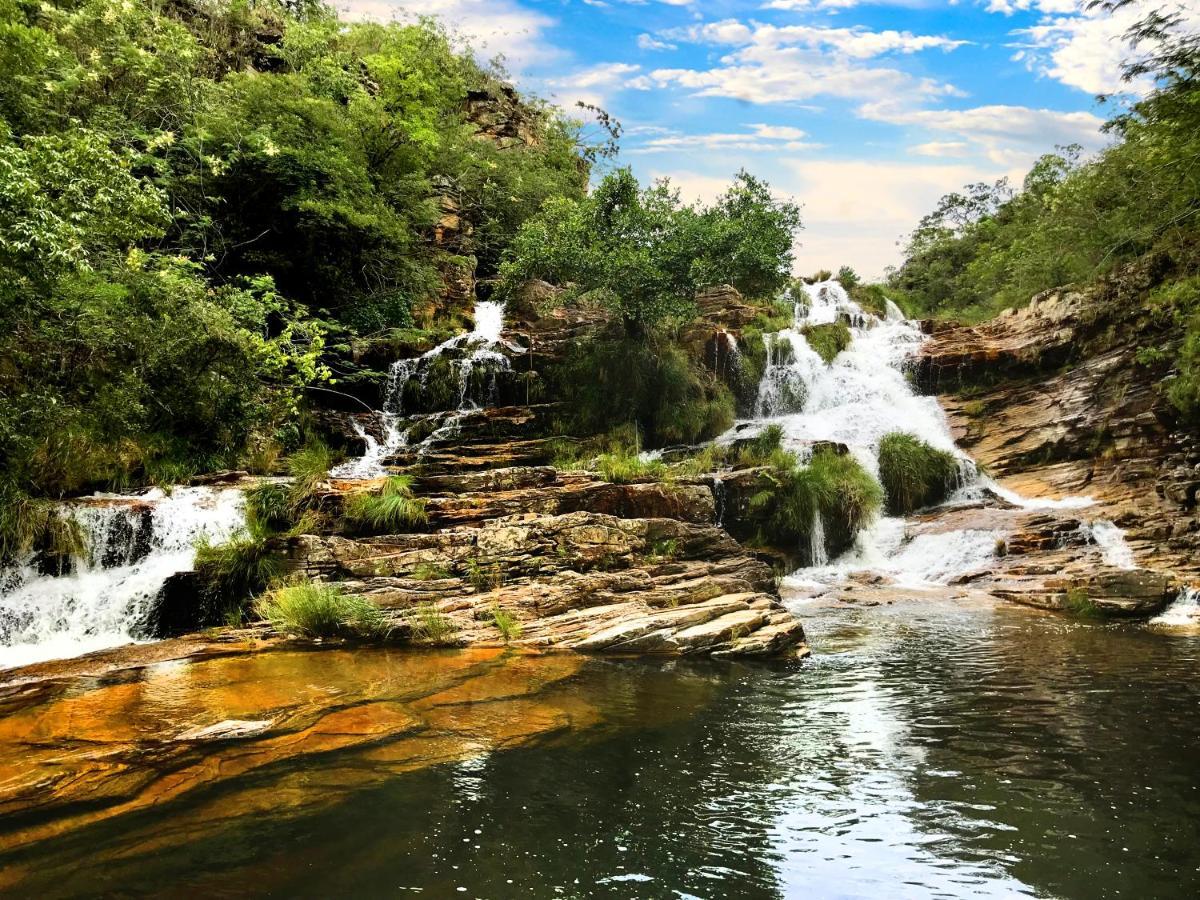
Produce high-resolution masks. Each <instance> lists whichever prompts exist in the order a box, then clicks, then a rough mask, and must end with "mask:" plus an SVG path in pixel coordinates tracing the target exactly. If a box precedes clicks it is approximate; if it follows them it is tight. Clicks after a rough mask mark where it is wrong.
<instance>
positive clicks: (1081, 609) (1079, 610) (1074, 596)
mask: <svg viewBox="0 0 1200 900" xmlns="http://www.w3.org/2000/svg"><path fill="white" fill-rule="evenodd" d="M1063 609H1064V610H1066V611H1067V612H1069V613H1071V615H1074V616H1079V617H1080V618H1083V619H1096V618H1100V617H1101V616H1102V615H1103V614H1102V613H1101V612H1100V608H1099V607H1098V606H1096V604H1095V603H1093V602H1092V599H1091V597H1089V596H1088V590H1087V588H1086V587H1083V586H1081V585H1076V586H1075V587H1072V588H1069V589H1068V590H1067V593H1066V596H1065V597H1064V599H1063Z"/></svg>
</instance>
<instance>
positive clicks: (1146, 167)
mask: <svg viewBox="0 0 1200 900" xmlns="http://www.w3.org/2000/svg"><path fill="white" fill-rule="evenodd" d="M1106 5H1108V6H1113V7H1120V6H1124V5H1127V4H1126V2H1124V0H1112V2H1109V3H1107V4H1106ZM1177 24H1178V23H1177V21H1176V20H1175V18H1174V17H1173V16H1172V15H1169V14H1164V13H1151V14H1149V15H1148V16H1147V18H1145V19H1144V20H1143V21H1142V22H1141V23H1139V24H1138V25H1137V26H1135V28H1134V30H1133V32H1132V34H1131V37H1132V38H1134V39H1135V40H1136V41H1137V42H1138V43H1139V45H1140V49H1141V50H1142V51H1143V56H1142V57H1141V58H1140V59H1139V60H1138V61H1136V62H1134V63H1133V64H1131V65H1129V66H1127V68H1126V77H1127V79H1128V80H1130V81H1135V80H1136V81H1144V80H1150V81H1151V82H1153V83H1154V85H1155V89H1154V90H1153V91H1152V92H1151V93H1149V94H1148V95H1147V96H1146V97H1145V98H1144V99H1142V100H1140V101H1138V102H1136V103H1134V104H1132V105H1131V106H1130V107H1129V108H1128V109H1126V110H1125V111H1123V112H1121V113H1119V114H1117V115H1115V116H1114V117H1113V118H1112V119H1111V120H1110V121H1109V122H1108V124H1107V130H1108V132H1109V134H1110V135H1112V136H1113V137H1114V138H1115V141H1114V143H1112V144H1111V145H1110V146H1109V147H1108V148H1106V149H1105V150H1103V151H1102V152H1101V153H1099V154H1097V155H1096V156H1095V157H1092V158H1090V159H1085V158H1084V157H1083V156H1082V154H1081V152H1080V148H1079V147H1076V146H1071V147H1060V148H1058V151H1057V152H1055V153H1051V154H1047V155H1045V156H1043V157H1042V158H1041V159H1040V160H1038V162H1037V163H1036V164H1035V165H1034V166H1033V168H1032V169H1031V170H1030V172H1029V174H1028V175H1027V176H1026V177H1025V180H1024V183H1023V184H1022V185H1021V187H1020V189H1019V190H1014V189H1013V188H1012V187H1011V186H1010V185H1009V184H1008V182H1007V181H1006V180H1004V179H1002V180H1000V181H998V182H996V183H995V184H984V183H980V184H972V185H968V186H967V187H965V188H964V189H963V190H962V191H957V192H954V193H951V194H948V195H946V196H945V197H943V198H942V199H941V201H940V202H939V203H938V205H937V207H936V208H935V209H934V210H933V212H931V213H930V214H929V215H927V216H925V218H923V219H922V220H921V222H920V224H919V225H918V226H917V228H916V229H915V230H914V231H913V233H912V234H911V235H910V236H909V239H908V245H907V247H906V249H905V259H904V263H903V265H902V266H901V267H900V268H899V269H898V270H896V271H895V272H894V273H892V275H891V277H890V278H889V287H890V288H891V289H892V290H894V291H896V292H897V296H898V299H901V300H902V302H904V303H905V304H906V305H907V308H909V309H910V310H911V311H912V312H915V313H917V314H923V315H931V316H948V317H954V318H960V319H968V320H971V319H979V318H985V317H987V316H990V315H992V314H994V313H996V312H998V311H999V310H1001V309H1003V308H1005V307H1016V306H1021V305H1023V304H1025V303H1027V302H1028V301H1029V299H1030V298H1031V297H1032V296H1034V295H1036V294H1038V293H1040V292H1042V291H1045V290H1049V289H1051V288H1055V287H1059V286H1062V285H1067V284H1075V285H1083V284H1086V283H1089V282H1093V281H1095V280H1097V279H1099V278H1101V277H1103V276H1108V275H1112V274H1114V273H1117V275H1118V280H1119V272H1120V270H1121V269H1122V267H1125V266H1129V265H1137V266H1138V267H1139V270H1140V271H1141V272H1143V273H1146V274H1147V275H1148V276H1149V280H1150V281H1151V285H1152V287H1153V285H1154V284H1158V285H1159V287H1157V288H1155V289H1153V290H1152V291H1151V292H1150V293H1149V294H1148V295H1147V294H1146V293H1145V292H1144V291H1143V294H1142V297H1141V299H1142V300H1143V304H1142V305H1143V306H1144V309H1145V311H1148V312H1149V313H1151V315H1152V316H1153V317H1154V318H1155V319H1156V320H1157V323H1158V324H1159V325H1160V326H1161V330H1162V334H1163V337H1162V340H1161V343H1158V344H1156V345H1154V346H1152V347H1148V348H1146V349H1147V351H1148V353H1147V360H1148V361H1149V360H1153V361H1160V362H1165V363H1171V364H1174V367H1175V371H1174V372H1173V373H1172V374H1171V376H1170V378H1169V381H1168V383H1167V385H1166V389H1167V391H1168V395H1169V397H1170V399H1171V400H1172V401H1173V402H1174V404H1175V405H1176V407H1177V408H1178V409H1179V410H1180V412H1181V413H1183V414H1184V415H1185V416H1188V417H1191V418H1192V419H1194V420H1196V419H1200V349H1198V348H1200V287H1198V285H1200V282H1198V281H1197V276H1198V275H1200V205H1198V202H1197V198H1198V197H1200V168H1198V167H1197V166H1196V160H1197V158H1200V35H1196V34H1186V33H1183V32H1182V31H1181V30H1180V29H1178V28H1177V27H1176V26H1177ZM1102 293H1103V292H1101V294H1102ZM1156 353H1157V356H1156V355H1155V354H1156ZM1166 368H1167V369H1168V370H1169V369H1170V368H1171V367H1170V366H1169V365H1168V366H1167V367H1166Z"/></svg>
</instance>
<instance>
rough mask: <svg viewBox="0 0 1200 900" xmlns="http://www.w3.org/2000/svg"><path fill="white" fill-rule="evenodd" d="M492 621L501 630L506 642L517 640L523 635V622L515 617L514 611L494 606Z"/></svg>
mask: <svg viewBox="0 0 1200 900" xmlns="http://www.w3.org/2000/svg"><path fill="white" fill-rule="evenodd" d="M492 621H493V622H494V623H495V625H496V627H497V628H498V629H499V630H500V636H501V637H503V638H504V643H506V644H507V643H508V642H509V641H512V640H515V639H516V638H519V637H520V636H521V623H520V622H518V621H517V620H516V619H515V618H513V615H512V613H510V612H508V611H507V610H505V609H504V608H502V607H500V606H493V607H492Z"/></svg>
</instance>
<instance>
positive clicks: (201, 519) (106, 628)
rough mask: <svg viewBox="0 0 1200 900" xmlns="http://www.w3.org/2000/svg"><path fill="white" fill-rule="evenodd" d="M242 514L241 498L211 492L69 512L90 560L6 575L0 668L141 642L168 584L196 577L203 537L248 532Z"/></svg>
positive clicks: (131, 499) (159, 495) (28, 565)
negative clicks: (189, 574)
mask: <svg viewBox="0 0 1200 900" xmlns="http://www.w3.org/2000/svg"><path fill="white" fill-rule="evenodd" d="M242 506H243V494H242V492H241V491H240V490H236V489H224V490H221V489H214V488H208V487H177V488H175V489H174V490H173V491H172V492H171V493H170V494H167V493H164V492H163V491H161V490H158V489H155V490H153V491H149V492H148V493H146V494H144V495H141V496H119V495H102V494H98V495H96V496H95V497H92V498H88V499H87V500H84V501H75V502H69V503H64V504H63V507H62V511H61V514H62V515H64V516H68V517H70V518H71V519H72V520H73V521H74V522H76V523H77V525H78V526H79V529H80V531H81V533H82V536H83V539H84V541H83V542H84V547H83V552H82V554H81V555H79V556H77V557H73V558H72V559H71V560H70V564H69V567H68V569H67V570H66V571H65V573H64V574H61V575H47V574H44V573H42V572H39V570H38V566H37V560H36V559H35V558H33V557H32V556H31V557H30V558H27V559H25V560H22V561H21V563H19V564H18V565H17V566H15V567H13V568H11V569H9V570H7V571H6V572H5V573H4V578H3V588H2V589H0V668H8V667H11V666H20V665H27V664H29V663H33V662H40V661H42V660H47V659H58V658H64V657H70V656H78V655H80V654H82V653H89V652H91V651H93V650H100V649H104V648H106V647H115V646H118V645H120V644H126V643H129V642H131V641H134V640H137V639H138V638H139V636H140V634H139V631H140V629H141V627H142V626H143V625H144V623H145V621H146V617H147V616H148V615H149V613H150V611H151V609H152V607H153V605H154V602H155V600H156V599H157V597H158V595H159V592H160V591H161V589H162V586H163V584H165V583H166V580H167V579H168V578H169V577H170V576H172V575H174V574H176V573H177V572H184V571H187V570H189V569H191V567H192V563H193V560H194V557H195V545H196V542H197V541H198V540H199V539H200V538H202V537H207V538H210V539H212V540H214V541H220V540H224V539H226V538H228V537H229V536H230V535H232V534H233V533H234V532H235V531H236V530H237V529H238V528H239V527H241V525H242V523H243V516H242Z"/></svg>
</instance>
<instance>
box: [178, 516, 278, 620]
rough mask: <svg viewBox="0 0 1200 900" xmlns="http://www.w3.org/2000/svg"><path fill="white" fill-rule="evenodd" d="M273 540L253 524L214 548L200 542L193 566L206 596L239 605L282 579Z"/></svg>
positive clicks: (252, 522)
mask: <svg viewBox="0 0 1200 900" xmlns="http://www.w3.org/2000/svg"><path fill="white" fill-rule="evenodd" d="M271 536H272V532H271V531H269V530H267V529H265V528H263V527H262V526H261V525H259V524H257V523H255V522H254V520H250V521H249V522H248V523H247V527H246V528H244V529H242V530H241V531H238V532H237V533H235V534H234V535H233V536H232V537H230V538H229V540H227V541H222V542H221V543H217V544H214V543H212V542H211V541H210V540H209V539H208V538H207V537H204V538H201V539H200V541H199V542H197V544H196V558H195V562H194V564H193V565H194V568H195V570H196V572H197V573H198V574H199V576H200V578H201V580H202V582H203V584H204V588H205V591H206V593H208V594H209V595H210V596H212V597H214V598H219V599H222V600H224V601H226V603H227V604H239V605H240V604H241V603H242V602H244V601H245V600H248V599H249V598H250V597H253V596H254V595H255V594H258V593H259V592H260V591H262V590H264V589H265V588H266V587H267V585H269V584H270V583H271V582H273V581H274V580H276V579H277V578H279V576H280V575H281V574H282V572H283V563H282V561H281V560H280V558H279V556H278V554H276V553H275V552H274V551H272V549H271V547H270V544H269V541H270V538H271Z"/></svg>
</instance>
